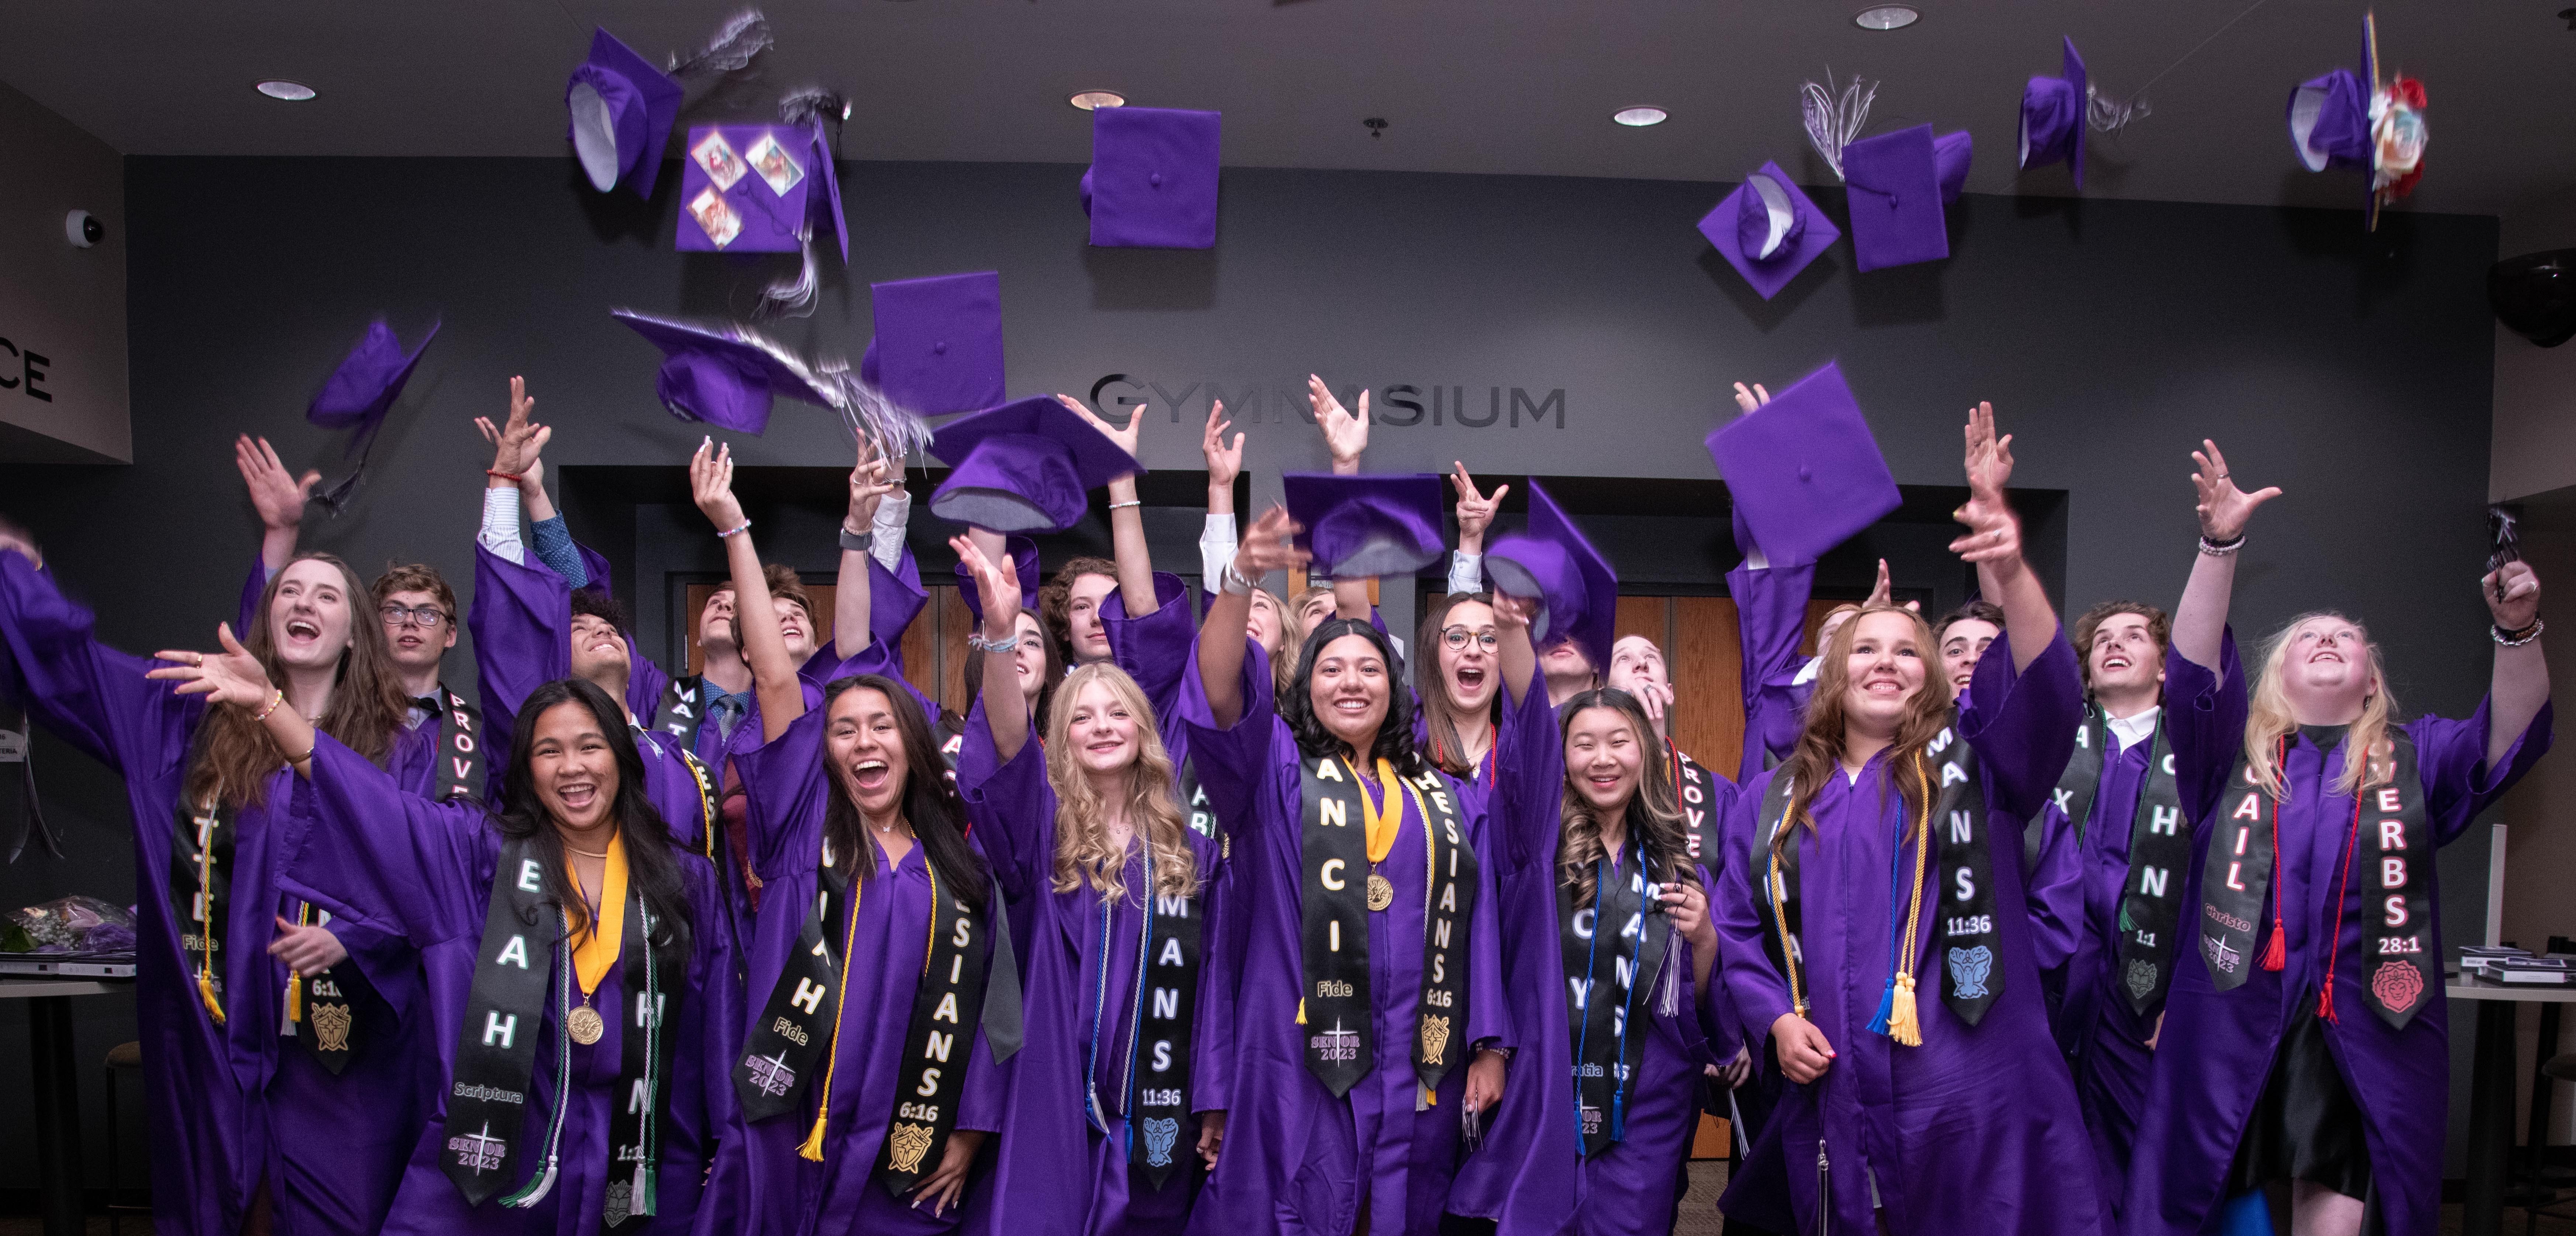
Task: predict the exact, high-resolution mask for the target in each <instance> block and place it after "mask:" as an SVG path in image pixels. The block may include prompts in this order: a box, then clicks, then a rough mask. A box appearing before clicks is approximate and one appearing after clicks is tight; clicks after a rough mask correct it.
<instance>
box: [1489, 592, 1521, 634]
mask: <svg viewBox="0 0 2576 1236" xmlns="http://www.w3.org/2000/svg"><path fill="white" fill-rule="evenodd" d="M1493 609H1494V629H1495V630H1496V631H1526V630H1528V629H1529V624H1530V603H1529V602H1527V601H1524V600H1522V599H1521V598H1519V597H1516V596H1513V595H1512V594H1510V593H1508V592H1496V593H1495V594H1494V606H1493Z"/></svg>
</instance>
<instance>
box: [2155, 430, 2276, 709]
mask: <svg viewBox="0 0 2576 1236" xmlns="http://www.w3.org/2000/svg"><path fill="white" fill-rule="evenodd" d="M2191 459H2192V462H2193V463H2194V464H2197V465H2199V467H2198V470H2197V471H2195V472H2193V473H2192V476H2191V484H2192V488H2193V489H2195V490H2197V491H2198V492H2199V495H2200V497H2199V502H2198V504H2197V505H2196V506H2195V507H2194V508H2193V509H2194V510H2196V511H2198V512H2199V514H2200V556H2199V557H2197V558H2195V559H2193V560H2192V564H2191V581H2190V582H2189V583H2186V584H2184V585H2183V589H2182V603H2181V604H2180V605H2177V606H2175V607H2174V617H2173V646H2174V651H2176V652H2179V653H2181V654H2182V655H2183V657H2184V659H2186V660H2188V661H2190V662H2191V663H2192V664H2194V665H2197V666H2200V667H2201V668H2203V669H2208V670H2216V669H2217V668H2218V660H2219V657H2220V655H2221V653H2220V651H2219V649H2220V645H2221V642H2222V641H2223V640H2225V638H2226V635H2227V609H2228V606H2229V605H2230V604H2231V603H2232V602H2233V599H2234V597H2235V593H2236V551H2237V549H2238V547H2239V545H2240V543H2241V542H2243V541H2244V539H2245V522H2246V521H2247V520H2248V519H2251V518H2252V517H2253V515H2254V508H2256V507H2258V506H2261V505H2263V504H2264V503H2266V502H2269V501H2271V500H2272V499H2274V498H2278V497H2280V496H2281V490H2280V487H2279V486H2277V485H2276V486H2272V487H2270V488H2267V489H2261V490H2257V491H2255V492H2253V493H2250V494H2249V493H2246V492H2245V491H2244V490H2242V489H2239V488H2238V487H2237V485H2236V482H2235V480H2234V479H2233V478H2232V477H2230V476H2229V474H2228V471H2227V457H2226V456H2225V455H2222V454H2219V453H2218V444H2217V443H2215V442H2212V441H2210V440H2208V439H2206V438H2203V439H2202V440H2201V443H2200V449H2199V450H2196V451H2193V452H2192V453H2191Z"/></svg>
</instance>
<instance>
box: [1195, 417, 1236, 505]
mask: <svg viewBox="0 0 2576 1236" xmlns="http://www.w3.org/2000/svg"><path fill="white" fill-rule="evenodd" d="M1232 428H1234V422H1233V421H1230V420H1227V419H1225V401H1224V400H1222V399H1215V400H1210V401H1209V402H1208V418H1207V428H1206V429H1205V430H1202V431H1201V432H1200V434H1199V455H1200V457H1201V458H1204V459H1206V460H1207V474H1208V488H1210V489H1220V488H1223V487H1225V486H1228V485H1232V484H1234V478H1236V477H1238V476H1241V475H1243V435H1242V434H1240V433H1238V434H1236V435H1234V445H1232V446H1228V445H1226V442H1225V431H1226V430H1228V429H1232Z"/></svg>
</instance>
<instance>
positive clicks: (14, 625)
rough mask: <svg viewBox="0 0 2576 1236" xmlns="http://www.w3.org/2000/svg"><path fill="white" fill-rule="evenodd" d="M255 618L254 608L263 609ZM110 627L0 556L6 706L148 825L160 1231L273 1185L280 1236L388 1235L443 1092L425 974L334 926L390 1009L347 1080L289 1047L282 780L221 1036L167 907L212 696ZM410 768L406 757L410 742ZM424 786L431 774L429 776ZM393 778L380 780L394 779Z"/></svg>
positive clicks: (216, 1220) (142, 996)
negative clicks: (181, 689)
mask: <svg viewBox="0 0 2576 1236" xmlns="http://www.w3.org/2000/svg"><path fill="white" fill-rule="evenodd" d="M251 602H252V604H253V608H255V607H256V602H257V597H255V596H254V597H252V598H251ZM95 623H96V620H95V617H94V616H93V615H92V614H91V613H90V612H89V611H88V610H87V609H84V608H82V607H81V606H79V605H77V604H75V603H73V602H72V601H70V600H68V599H67V598H65V597H64V596H63V595H62V593H61V591H60V590H59V588H58V587H57V585H56V583H55V581H54V578H53V575H52V573H51V572H50V571H39V570H37V569H35V568H34V567H32V566H30V565H29V564H28V563H27V561H26V559H24V558H21V557H19V556H18V555H16V554H11V553H0V639H5V640H6V641H7V645H8V655H7V656H6V657H5V658H0V660H5V661H6V662H8V668H7V672H6V677H5V681H4V682H0V686H5V688H6V694H7V695H8V697H9V698H10V699H11V701H12V702H13V703H16V704H18V705H20V706H21V707H23V708H24V709H25V710H26V711H27V714H28V715H29V716H30V717H32V718H34V719H35V720H36V721H37V722H38V723H40V724H42V725H44V726H45V727H46V728H48V729H50V730H52V731H53V732H54V733H55V734H56V735H57V736H59V737H61V738H62V739H63V740H64V741H66V742H69V743H71V744H72V745H73V746H75V747H78V748H79V749H80V750H82V751H83V752H85V753H87V754H88V755H89V756H90V757H91V758H93V759H96V760H98V761H99V762H100V763H102V764H105V765H107V766H108V767H109V768H110V769H113V770H114V771H116V772H117V773H118V774H119V775H120V776H122V777H123V778H124V780H125V785H126V797H127V803H128V805H129V806H130V807H131V808H132V810H133V813H134V870H135V872H136V876H137V884H138V887H137V889H136V895H135V899H134V900H135V909H136V913H137V921H136V923H135V935H136V944H135V970H136V977H135V1014H136V1021H137V1022H138V1023H139V1028H140V1031H141V1034H140V1041H141V1043H142V1044H143V1078H144V1103H145V1111H146V1113H147V1118H148V1123H149V1127H150V1128H151V1129H152V1155H151V1178H152V1196H153V1202H154V1215H153V1217H154V1221H155V1223H156V1224H157V1225H159V1227H160V1229H161V1230H162V1231H165V1232H178V1233H187V1234H191V1236H195V1234H205V1236H232V1234H233V1233H234V1232H236V1231H237V1230H239V1228H240V1226H241V1222H242V1218H243V1216H244V1214H246V1213H247V1211H248V1209H249V1207H250V1205H251V1201H252V1198H253V1197H254V1196H255V1195H256V1194H257V1192H258V1191H259V1190H260V1189H261V1188H262V1187H263V1186H265V1187H266V1188H267V1189H268V1192H269V1196H270V1199H271V1203H272V1205H273V1207H274V1213H275V1216H276V1222H277V1225H278V1230H279V1231H280V1232H295V1233H299V1234H300V1233H310V1232H373V1231H375V1230H376V1228H377V1227H378V1226H379V1225H380V1224H381V1223H382V1222H383V1220H384V1216H385V1213H386V1210H387V1208H388V1207H390V1206H391V1205H392V1204H393V1197H394V1186H395V1183H396V1181H397V1179H398V1178H399V1177H400V1175H401V1171H402V1164H403V1161H404V1159H405V1158H406V1157H408V1155H409V1153H410V1144H411V1140H412V1130H413V1129H414V1128H415V1127H416V1123H417V1120H418V1118H419V1113H420V1112H421V1110H422V1109H423V1106H424V1104H425V1103H426V1102H427V1101H428V1097H429V1091H430V1090H431V1088H432V1087H433V1086H434V1084H435V1079H434V1078H433V1077H431V1076H430V1075H429V1074H428V1072H427V1070H426V1069H425V1068H423V1067H422V1065H421V1058H422V1056H423V1055H424V1054H425V1049H426V1043H425V1041H424V1040H421V1039H420V1038H419V1036H418V1024H419V1022H420V1020H421V1019H419V1018H417V1017H413V1016H407V1015H406V1014H408V1013H410V1012H412V1011H414V1006H415V1005H416V1004H417V1003H418V1001H419V1000H420V998H421V991H420V970H419V966H418V963H417V960H416V959H415V958H414V957H412V956H411V950H410V949H409V947H408V946H407V945H406V944H405V943H404V942H403V941H402V940H401V939H399V938H398V937H395V936H392V935H389V934H387V933H384V932H381V931H377V930H373V929H371V928H370V927H369V926H368V925H367V924H364V923H360V922H356V921H352V920H350V919H347V918H345V917H341V918H335V919H334V920H333V921H332V922H331V923H330V924H329V926H330V929H331V932H332V934H333V935H335V936H337V937H339V939H340V943H341V944H342V946H343V947H345V948H347V949H348V951H349V961H348V962H346V963H343V964H349V965H354V966H356V967H357V968H358V969H359V970H360V971H361V972H362V973H363V974H364V975H365V976H366V978H367V980H368V983H369V985H370V986H372V987H373V988H374V989H375V990H376V993H377V994H378V996H380V997H381V998H382V1001H383V1003H382V1005H381V1006H379V1005H374V1004H361V1005H360V1006H359V1007H358V1014H359V1016H360V1017H361V1018H364V1019H366V1022H365V1023H364V1024H362V1026H361V1028H360V1031H359V1032H360V1034H362V1035H371V1036H374V1037H373V1039H372V1041H366V1042H362V1044H361V1046H360V1049H359V1051H358V1052H357V1053H356V1054H355V1055H354V1056H353V1057H352V1058H351V1060H350V1062H349V1064H348V1067H347V1068H346V1069H345V1070H344V1071H343V1072H341V1073H340V1074H338V1075H336V1076H335V1075H333V1074H332V1073H331V1072H330V1071H328V1070H326V1069H324V1068H323V1067H322V1066H321V1065H320V1064H319V1063H317V1062H316V1061H315V1060H314V1059H313V1057H312V1056H311V1054H310V1053H309V1052H307V1051H306V1050H305V1048H304V1047H303V1045H302V1044H299V1043H296V1042H293V1041H291V1040H289V1039H286V1038H283V1037H281V1035H282V1033H283V1032H284V1031H285V1029H286V1026H285V1024H284V1017H285V990H286V979H287V971H286V967H285V966H284V965H283V964H281V963H279V962H278V961H277V960H276V959H275V958H272V957H270V956H269V955H268V952H267V948H268V945H269V943H270V941H272V940H274V939H275V938H276V934H277V925H276V920H277V917H278V916H280V915H283V916H285V917H287V918H288V919H289V920H293V919H295V918H297V917H298V916H299V914H300V912H301V911H302V909H303V908H304V907H303V903H302V901H301V900H300V899H299V898H297V897H295V896H292V895H290V894H289V893H287V892H286V891H285V890H284V889H283V888H282V887H281V886H280V882H279V881H280V877H281V876H283V875H284V874H285V868H286V865H287V862H288V859H289V855H288V853H287V852H286V850H285V849H284V848H283V845H282V842H281V838H280V833H281V831H282V829H281V828H280V827H279V826H278V819H279V816H280V815H281V814H283V813H284V812H286V811H288V810H290V809H291V803H292V800H293V799H294V797H295V796H297V795H299V794H300V793H301V792H302V790H301V788H300V785H299V783H298V782H296V780H295V779H294V777H293V774H291V773H288V772H285V771H284V770H281V771H280V772H279V773H278V774H277V775H276V776H274V777H272V778H271V779H270V781H269V783H268V786H267V794H266V796H265V798H264V799H263V801H262V802H261V803H258V804H250V805H245V806H243V807H241V808H240V809H239V811H238V812H237V813H236V814H235V816H234V821H233V832H234V842H233V846H234V848H233V858H232V864H231V868H230V871H231V894H230V900H229V903H228V906H229V914H228V917H229V920H230V921H229V923H228V924H227V926H226V929H225V952H226V953H227V956H226V958H225V960H224V963H223V966H222V969H223V986H224V998H223V1004H224V1012H225V1021H224V1023H223V1024H222V1025H217V1024H215V1022H214V1020H213V1018H212V1017H210V1016H209V1015H208V1014H207V1012H206V1009H205V1005H204V1003H203V1001H202V1000H201V999H200V997H199V995H198V991H197V983H196V976H195V972H194V967H193V966H192V965H191V964H190V963H189V961H188V959H187V956H186V953H185V951H184V950H183V949H182V948H181V947H180V943H179V933H180V929H181V925H180V924H179V923H177V922H175V921H173V919H172V916H171V911H170V901H169V895H168V892H167V887H168V885H167V879H168V877H167V873H168V871H169V870H170V861H171V860H170V848H171V835H172V829H173V827H174V812H175V810H176V807H177V804H178V802H179V798H180V794H181V787H182V783H183V782H184V780H185V778H186V776H187V762H188V755H189V751H190V745H191V743H192V742H193V740H194V739H195V736H196V730H197V726H198V724H199V723H200V722H201V721H203V720H204V718H205V716H206V704H205V699H204V697H203V696H196V695H178V694H175V693H174V692H173V691H172V690H171V687H172V684H169V683H163V682H155V681H151V680H148V679H146V678H145V677H144V676H143V675H144V673H145V672H146V671H147V670H149V669H151V668H152V667H153V666H154V665H155V664H156V663H155V662H153V661H150V660H148V659H146V658H143V657H136V656H130V655H127V654H125V653H122V652H118V651H116V650H115V649H112V648H109V647H107V646H105V645H104V644H101V643H99V642H98V640H97V638H96V636H95V634H94V627H95ZM397 747H398V750H399V743H398V744H397ZM419 765H420V767H421V768H424V769H425V768H427V767H428V762H427V760H426V759H422V760H420V761H419ZM380 775H381V774H380Z"/></svg>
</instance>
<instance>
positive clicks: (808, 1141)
mask: <svg viewBox="0 0 2576 1236" xmlns="http://www.w3.org/2000/svg"><path fill="white" fill-rule="evenodd" d="M913 844H914V845H915V846H919V845H920V844H921V841H920V840H919V839H918V838H915V839H914V841H913ZM866 845H867V842H866V841H865V840H864V839H862V840H861V842H860V846H861V849H862V850H863V851H864V849H865V848H866ZM853 865H854V866H855V861H854V862H853ZM921 869H922V870H923V871H925V872H928V873H929V875H930V930H929V932H928V934H926V935H925V936H924V937H923V938H922V945H921V973H922V975H923V976H924V977H927V976H928V975H929V974H930V957H931V949H932V948H933V947H934V946H936V945H937V944H938V943H939V864H937V863H934V862H932V861H930V853H929V851H927V850H924V851H923V852H922V855H921ZM858 874H859V873H858V872H857V871H855V870H853V871H852V872H851V873H850V876H851V879H850V908H849V910H848V911H847V913H848V914H849V917H850V926H849V930H848V931H847V932H846V933H845V934H844V940H843V943H842V945H841V990H840V993H839V998H838V999H836V1000H834V1001H833V1002H832V1043H831V1046H830V1047H828V1048H826V1049H825V1050H827V1051H829V1052H831V1053H832V1057H831V1059H830V1060H829V1061H828V1062H826V1063H825V1064H824V1066H823V1101H822V1102H821V1103H819V1104H816V1105H815V1111H814V1131H813V1132H811V1133H808V1134H806V1135H805V1144H804V1145H801V1146H798V1147H797V1148H796V1153H797V1154H798V1155H800V1156H802V1157H804V1158H805V1159H808V1160H810V1161H812V1162H815V1163H820V1162H822V1161H823V1129H824V1127H825V1126H826V1125H828V1124H830V1123H831V1120H832V1075H833V1074H834V1073H837V1072H839V1071H840V1068H841V1016H842V1014H844V1013H846V1012H848V1011H849V1008H850V956H851V954H852V953H853V952H855V951H857V949H858V945H859V903H860V902H861V901H862V900H864V899H865V897H866V894H867V884H866V882H865V881H863V880H860V879H859V878H858ZM887 874H888V875H892V874H893V873H892V872H891V871H889V872H888V873H887Z"/></svg>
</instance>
